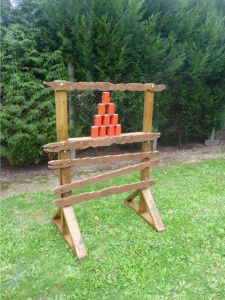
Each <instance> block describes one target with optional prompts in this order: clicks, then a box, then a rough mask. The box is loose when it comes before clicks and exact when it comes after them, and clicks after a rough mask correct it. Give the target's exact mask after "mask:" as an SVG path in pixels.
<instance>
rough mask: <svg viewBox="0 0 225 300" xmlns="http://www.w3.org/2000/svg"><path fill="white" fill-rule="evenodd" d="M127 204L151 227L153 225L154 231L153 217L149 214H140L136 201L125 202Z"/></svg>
mask: <svg viewBox="0 0 225 300" xmlns="http://www.w3.org/2000/svg"><path fill="white" fill-rule="evenodd" d="M125 202H126V204H127V205H128V206H129V207H130V208H131V209H133V210H134V211H135V212H136V213H137V214H138V215H139V216H140V217H141V218H142V219H144V220H145V221H146V222H147V223H148V224H149V225H151V226H152V227H153V228H154V229H155V227H154V223H153V220H152V217H151V216H150V215H149V214H148V213H147V212H144V213H140V212H139V205H138V204H137V203H135V202H134V201H132V200H130V201H129V200H125Z"/></svg>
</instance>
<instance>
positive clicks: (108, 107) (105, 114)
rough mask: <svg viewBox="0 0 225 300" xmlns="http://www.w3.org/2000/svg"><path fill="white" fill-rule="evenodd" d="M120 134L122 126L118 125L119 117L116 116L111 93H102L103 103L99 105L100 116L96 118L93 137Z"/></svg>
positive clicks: (92, 132) (92, 128) (92, 127)
mask: <svg viewBox="0 0 225 300" xmlns="http://www.w3.org/2000/svg"><path fill="white" fill-rule="evenodd" d="M120 134H121V125H120V124H118V115H117V114H115V104H114V103H110V93H109V92H102V102H101V103H99V104H98V114H97V115H95V117H94V126H91V137H93V138H97V137H104V136H114V135H120Z"/></svg>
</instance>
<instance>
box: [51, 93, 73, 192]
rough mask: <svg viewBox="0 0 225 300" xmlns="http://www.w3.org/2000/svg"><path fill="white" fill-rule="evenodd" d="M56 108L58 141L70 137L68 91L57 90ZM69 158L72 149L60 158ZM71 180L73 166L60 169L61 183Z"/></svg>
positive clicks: (60, 153) (61, 154) (59, 155)
mask: <svg viewBox="0 0 225 300" xmlns="http://www.w3.org/2000/svg"><path fill="white" fill-rule="evenodd" d="M55 110H56V132H57V141H58V142H60V141H65V140H67V139H68V113H67V92H66V91H56V92H55ZM67 158H68V159H69V158H70V150H66V151H61V152H59V154H58V159H67ZM70 182H71V168H70V167H69V168H64V169H59V183H60V185H62V184H66V183H70ZM69 194H70V193H66V194H62V197H66V196H69Z"/></svg>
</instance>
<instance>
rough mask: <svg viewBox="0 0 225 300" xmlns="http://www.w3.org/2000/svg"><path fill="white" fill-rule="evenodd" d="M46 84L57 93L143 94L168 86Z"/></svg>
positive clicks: (101, 83)
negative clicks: (111, 92) (130, 92)
mask: <svg viewBox="0 0 225 300" xmlns="http://www.w3.org/2000/svg"><path fill="white" fill-rule="evenodd" d="M44 84H45V85H47V86H49V87H50V88H52V89H53V90H55V91H62V90H63V91H75V90H80V91H82V90H87V91H91V90H92V91H95V90H97V91H133V92H143V91H146V90H150V91H152V92H161V91H163V90H164V89H165V88H166V86H165V85H164V84H159V85H157V84H154V83H126V84H125V83H117V84H115V83H110V82H69V81H65V80H55V81H51V82H45V81H44Z"/></svg>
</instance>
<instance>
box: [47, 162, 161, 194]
mask: <svg viewBox="0 0 225 300" xmlns="http://www.w3.org/2000/svg"><path fill="white" fill-rule="evenodd" d="M157 163H159V159H154V160H150V161H147V162H143V163H139V164H135V165H133V166H129V167H124V168H121V169H118V170H115V171H110V172H107V173H103V174H101V175H97V176H93V177H90V178H87V179H83V180H79V181H76V182H72V183H69V184H64V185H61V186H60V187H58V188H56V189H54V190H53V191H52V193H53V194H64V193H67V192H69V191H71V190H73V189H75V188H82V187H85V186H87V185H89V184H93V183H97V182H100V181H104V180H107V179H110V178H112V177H115V176H119V175H122V174H126V173H131V172H134V171H140V170H143V169H145V168H147V167H149V166H153V165H155V164H157Z"/></svg>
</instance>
